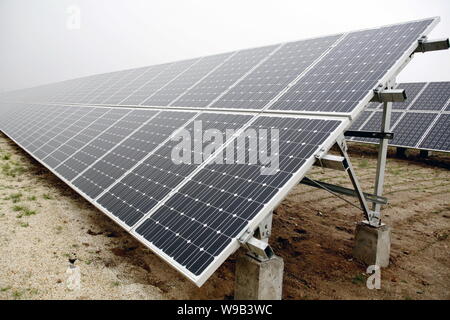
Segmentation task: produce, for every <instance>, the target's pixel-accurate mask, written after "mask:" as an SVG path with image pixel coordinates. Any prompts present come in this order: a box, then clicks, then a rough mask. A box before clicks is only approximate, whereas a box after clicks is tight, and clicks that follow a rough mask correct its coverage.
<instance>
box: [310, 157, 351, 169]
mask: <svg viewBox="0 0 450 320" xmlns="http://www.w3.org/2000/svg"><path fill="white" fill-rule="evenodd" d="M344 162H345V158H344V157H340V156H335V155H332V154H326V155H323V156H321V157H319V156H316V162H315V163H314V165H315V166H317V167H322V168H328V169H333V170H339V171H345V170H346V166H345V163H344Z"/></svg>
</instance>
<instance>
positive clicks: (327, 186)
mask: <svg viewBox="0 0 450 320" xmlns="http://www.w3.org/2000/svg"><path fill="white" fill-rule="evenodd" d="M300 183H301V184H304V185H307V186H310V187H314V188H319V189H323V190H326V191H329V192H332V193H334V192H336V193H339V194H343V195H346V196H350V197H358V195H357V193H356V191H355V190H353V189H350V188H345V187H341V186H338V185H335V184H331V183H326V182H322V181H317V180H313V179H310V178H308V177H304V178H303V180H302V181H300ZM363 193H364V198H366V201H369V202H372V203H378V204H382V205H386V204H387V203H388V199H387V198H385V197H380V196H377V195H376V194H371V193H366V192H363Z"/></svg>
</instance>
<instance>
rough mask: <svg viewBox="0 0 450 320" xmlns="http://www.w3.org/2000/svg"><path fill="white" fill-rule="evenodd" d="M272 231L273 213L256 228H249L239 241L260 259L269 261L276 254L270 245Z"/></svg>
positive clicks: (254, 256)
mask: <svg viewBox="0 0 450 320" xmlns="http://www.w3.org/2000/svg"><path fill="white" fill-rule="evenodd" d="M271 233H272V213H270V214H269V215H267V217H266V218H264V220H263V221H261V223H260V224H259V225H258V228H256V230H254V231H252V230H250V229H248V230H247V231H245V233H244V234H243V235H242V237H240V238H239V242H240V243H241V245H242V246H243V247H245V248H246V249H247V250H248V253H249V254H250V255H251V256H252V257H253V258H255V259H257V260H259V261H267V260H269V259H270V258H272V257H273V256H274V253H273V250H272V248H271V247H270V245H269V237H270V234H271Z"/></svg>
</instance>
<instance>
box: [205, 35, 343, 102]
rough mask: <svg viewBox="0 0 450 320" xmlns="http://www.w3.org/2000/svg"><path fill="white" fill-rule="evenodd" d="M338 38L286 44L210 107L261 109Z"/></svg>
mask: <svg viewBox="0 0 450 320" xmlns="http://www.w3.org/2000/svg"><path fill="white" fill-rule="evenodd" d="M340 37H342V34H340V35H335V36H330V37H324V38H317V39H310V40H303V41H297V42H290V43H286V44H285V45H283V46H282V47H281V48H280V49H279V50H278V51H276V52H275V53H273V54H272V55H271V57H270V58H269V59H267V61H265V62H264V63H263V64H261V65H260V66H259V67H258V68H256V69H255V70H253V71H252V72H251V73H250V74H249V75H248V76H247V77H245V78H244V79H243V80H242V81H241V82H239V83H238V84H237V85H235V86H234V87H233V88H231V89H230V90H229V91H228V92H227V93H226V94H225V95H223V96H222V97H221V98H220V99H219V100H217V101H216V102H215V103H213V104H212V105H211V107H212V108H242V109H262V108H263V107H264V106H266V105H267V104H268V103H269V102H270V101H271V100H272V99H273V98H275V96H276V95H278V94H279V93H280V92H282V91H283V89H285V88H286V87H287V86H288V85H289V83H291V82H292V81H293V80H294V79H295V78H296V77H297V76H299V75H300V74H302V72H304V71H305V70H306V69H307V68H308V67H309V66H311V65H312V64H313V62H314V61H316V60H317V59H318V58H319V57H320V56H321V55H322V54H323V53H325V52H326V51H327V50H329V48H330V47H331V46H332V45H333V44H334V43H335V42H336V41H337V40H338V39H339V38H340Z"/></svg>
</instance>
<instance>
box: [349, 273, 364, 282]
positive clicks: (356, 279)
mask: <svg viewBox="0 0 450 320" xmlns="http://www.w3.org/2000/svg"><path fill="white" fill-rule="evenodd" d="M365 280H366V279H365V278H364V276H363V275H362V274H358V275H356V276H354V277H353V279H352V283H353V284H363V283H364V282H365Z"/></svg>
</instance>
